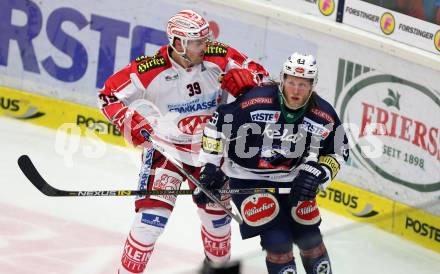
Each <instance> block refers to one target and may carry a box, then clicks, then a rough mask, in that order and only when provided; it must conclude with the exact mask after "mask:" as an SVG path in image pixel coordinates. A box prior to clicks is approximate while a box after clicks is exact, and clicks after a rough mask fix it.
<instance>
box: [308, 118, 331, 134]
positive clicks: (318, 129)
mask: <svg viewBox="0 0 440 274" xmlns="http://www.w3.org/2000/svg"><path fill="white" fill-rule="evenodd" d="M301 127H302V128H303V129H305V131H307V132H310V133H312V134H313V135H316V136H319V137H321V138H322V139H325V138H327V137H328V135H329V134H330V130H328V129H327V128H326V127H325V126H323V125H321V124H318V123H316V122H314V121H312V120H310V119H309V118H307V117H304V120H303V123H302V125H301Z"/></svg>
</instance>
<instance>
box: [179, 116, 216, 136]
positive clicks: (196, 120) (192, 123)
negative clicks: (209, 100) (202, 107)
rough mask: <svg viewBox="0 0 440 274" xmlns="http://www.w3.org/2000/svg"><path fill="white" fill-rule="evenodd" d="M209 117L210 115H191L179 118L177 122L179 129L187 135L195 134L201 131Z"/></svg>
mask: <svg viewBox="0 0 440 274" xmlns="http://www.w3.org/2000/svg"><path fill="white" fill-rule="evenodd" d="M210 118H211V116H210V115H193V116H188V117H185V118H183V119H181V120H180V121H179V122H178V123H177V127H178V128H179V130H180V131H181V132H183V133H185V134H188V135H197V134H200V133H202V131H203V127H204V126H205V124H206V123H207V122H208V121H209V119H210Z"/></svg>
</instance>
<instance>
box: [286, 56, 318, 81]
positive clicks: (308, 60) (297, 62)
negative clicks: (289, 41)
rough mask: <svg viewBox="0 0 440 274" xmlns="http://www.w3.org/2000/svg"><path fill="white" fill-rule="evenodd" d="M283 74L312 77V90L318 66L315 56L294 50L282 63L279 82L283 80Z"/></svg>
mask: <svg viewBox="0 0 440 274" xmlns="http://www.w3.org/2000/svg"><path fill="white" fill-rule="evenodd" d="M285 74H288V75H292V76H296V77H301V78H308V79H312V80H313V81H312V90H314V89H315V86H316V83H317V82H318V66H317V65H316V60H315V57H313V55H310V54H308V55H303V54H300V53H298V52H294V53H293V54H292V55H291V56H290V57H289V58H287V60H286V62H284V64H283V69H282V71H281V79H280V81H281V83H282V82H283V80H284V75H285Z"/></svg>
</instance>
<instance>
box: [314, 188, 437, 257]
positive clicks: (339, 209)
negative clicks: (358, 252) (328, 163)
mask: <svg viewBox="0 0 440 274" xmlns="http://www.w3.org/2000/svg"><path fill="white" fill-rule="evenodd" d="M436 202H438V200H437V199H434V200H428V201H426V202H425V203H424V204H423V205H422V206H423V207H429V206H431V205H433V204H435V203H436ZM318 205H319V206H321V207H323V208H326V209H328V210H331V211H333V212H336V213H338V214H340V215H343V216H345V217H347V218H350V219H353V220H355V221H358V222H362V223H369V224H372V225H375V226H377V227H379V228H381V229H383V230H385V231H387V232H390V233H393V234H395V235H398V236H401V237H403V238H405V239H408V240H411V241H413V242H416V243H418V244H420V245H423V246H425V247H427V248H429V249H432V250H434V251H437V252H440V217H437V216H434V215H431V214H428V213H426V212H424V211H423V210H420V209H416V208H411V207H409V206H406V205H403V204H401V203H399V202H395V201H393V200H390V199H387V198H384V197H381V196H379V195H376V194H373V193H370V192H368V191H365V190H363V189H361V188H357V187H354V186H351V185H349V184H346V183H343V182H340V181H333V182H332V183H331V184H330V186H329V187H328V188H327V189H326V190H325V191H320V192H319V194H318Z"/></svg>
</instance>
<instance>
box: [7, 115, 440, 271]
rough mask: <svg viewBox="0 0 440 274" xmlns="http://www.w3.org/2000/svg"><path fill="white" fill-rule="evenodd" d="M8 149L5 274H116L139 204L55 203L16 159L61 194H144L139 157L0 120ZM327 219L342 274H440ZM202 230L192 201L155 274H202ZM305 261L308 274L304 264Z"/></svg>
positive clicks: (373, 234)
mask: <svg viewBox="0 0 440 274" xmlns="http://www.w3.org/2000/svg"><path fill="white" fill-rule="evenodd" d="M0 141H1V142H0V144H1V150H0V182H1V191H0V212H1V214H0V273H1V274H24V273H26V274H27V273H32V274H104V273H106V274H109V273H117V271H116V267H117V264H118V260H119V259H120V254H121V252H122V247H123V244H124V241H125V237H126V234H127V232H128V230H129V228H130V225H131V222H132V218H133V216H134V211H133V198H132V197H113V198H111V197H89V198H76V197H66V198H54V197H46V196H44V195H43V194H41V193H40V192H39V191H38V190H37V189H35V188H34V186H33V185H32V184H30V183H29V182H28V181H27V179H26V178H25V177H24V175H23V174H22V173H21V171H20V170H19V168H18V166H17V159H18V157H19V156H20V155H22V154H28V155H29V156H30V157H31V159H32V160H33V161H34V163H35V165H36V167H37V169H38V170H39V171H40V172H41V174H42V175H43V177H44V178H45V179H46V180H47V181H48V182H49V183H50V184H52V185H53V186H55V187H57V188H60V189H66V190H112V189H135V188H136V186H137V174H138V170H139V164H140V152H139V151H136V150H130V149H126V148H121V147H117V146H112V145H108V144H104V143H100V142H98V143H97V142H95V141H94V140H92V139H90V138H84V137H82V138H79V137H78V136H70V135H64V134H57V132H56V131H54V130H50V129H46V128H42V127H38V126H34V125H30V124H28V123H24V122H21V121H17V120H13V119H9V118H0ZM321 212H322V215H323V223H322V225H321V228H322V231H323V234H324V240H325V243H326V245H327V249H328V250H329V253H330V257H331V260H332V264H333V270H334V271H333V273H334V274H352V273H356V274H377V273H386V274H410V273H411V274H428V273H430V274H434V273H440V254H438V253H435V252H433V251H430V250H428V249H425V248H423V247H420V246H418V245H415V244H413V243H410V242H408V241H406V240H403V239H400V238H398V237H396V236H393V235H391V234H389V233H386V232H384V231H381V230H379V229H376V228H374V227H372V226H370V225H365V224H358V223H354V222H353V221H351V220H348V219H346V218H344V217H341V216H338V215H335V214H333V213H331V212H328V211H325V210H321ZM199 226H200V222H199V220H198V217H197V214H196V210H195V206H194V205H193V204H192V201H191V199H190V197H188V196H181V197H179V198H178V200H177V206H176V208H175V210H174V212H173V214H172V215H171V218H170V220H169V222H168V224H167V227H166V229H165V232H164V234H163V235H162V236H161V237H160V239H159V241H158V243H157V244H156V248H155V252H154V253H153V255H152V257H151V259H150V262H149V265H148V271H146V273H154V274H165V273H181V274H183V273H197V269H198V268H199V266H200V263H201V261H202V259H203V257H204V256H203V252H202V244H201V240H200V230H199ZM232 227H233V231H232V237H233V238H232V258H233V259H243V260H244V261H243V267H242V269H243V274H250V273H254V274H259V273H266V271H265V266H264V254H263V252H262V251H261V250H260V247H259V242H258V239H256V238H255V239H250V240H246V241H242V240H241V239H240V236H239V231H238V226H237V225H236V224H235V223H234V224H233V226H232ZM295 254H296V255H297V254H298V251H297V250H295ZM296 261H297V266H298V269H299V271H298V272H299V273H304V270H303V269H302V266H301V263H300V260H299V256H298V255H297V260H296Z"/></svg>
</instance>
